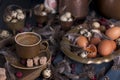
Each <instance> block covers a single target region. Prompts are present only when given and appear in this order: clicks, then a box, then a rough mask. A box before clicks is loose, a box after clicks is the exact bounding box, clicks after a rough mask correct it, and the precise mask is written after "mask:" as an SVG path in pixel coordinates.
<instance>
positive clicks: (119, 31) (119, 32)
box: [105, 26, 120, 40]
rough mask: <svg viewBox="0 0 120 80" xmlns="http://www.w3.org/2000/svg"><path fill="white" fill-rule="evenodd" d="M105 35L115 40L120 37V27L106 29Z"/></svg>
mask: <svg viewBox="0 0 120 80" xmlns="http://www.w3.org/2000/svg"><path fill="white" fill-rule="evenodd" d="M105 35H106V36H108V37H109V38H110V39H112V40H115V39H117V38H119V37H120V27H117V26H115V27H111V28H109V29H108V30H106V32H105Z"/></svg>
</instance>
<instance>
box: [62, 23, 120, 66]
mask: <svg viewBox="0 0 120 80" xmlns="http://www.w3.org/2000/svg"><path fill="white" fill-rule="evenodd" d="M84 24H86V23H83V24H81V25H78V26H77V27H75V28H73V29H71V30H70V31H68V32H67V33H66V34H65V35H64V36H63V38H62V41H61V50H62V51H63V53H64V54H65V55H66V56H68V57H69V58H71V59H72V60H75V61H77V62H80V63H85V64H101V63H103V62H109V61H111V60H113V59H114V58H115V57H117V56H119V55H120V49H119V47H120V26H116V25H113V26H111V27H109V28H106V27H105V26H104V28H103V25H101V24H100V23H99V22H92V23H91V26H88V25H90V24H88V25H87V27H84Z"/></svg>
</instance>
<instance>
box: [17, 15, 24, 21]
mask: <svg viewBox="0 0 120 80" xmlns="http://www.w3.org/2000/svg"><path fill="white" fill-rule="evenodd" d="M24 18H25V15H24V14H23V13H19V14H18V15H17V19H18V20H23V19H24Z"/></svg>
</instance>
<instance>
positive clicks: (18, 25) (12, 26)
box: [3, 5, 26, 34]
mask: <svg viewBox="0 0 120 80" xmlns="http://www.w3.org/2000/svg"><path fill="white" fill-rule="evenodd" d="M15 9H21V10H22V11H23V13H24V15H26V13H25V12H24V10H23V9H22V8H21V7H20V6H18V5H9V6H8V7H7V8H6V10H5V12H4V15H3V21H4V22H5V24H6V25H7V27H8V28H9V29H10V30H12V31H13V33H14V34H15V32H16V31H19V30H22V29H23V28H24V25H25V18H24V19H23V20H18V21H17V22H15V23H12V22H8V21H6V20H5V16H6V14H9V13H10V11H12V10H15Z"/></svg>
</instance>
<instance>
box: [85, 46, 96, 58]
mask: <svg viewBox="0 0 120 80" xmlns="http://www.w3.org/2000/svg"><path fill="white" fill-rule="evenodd" d="M86 51H87V52H88V55H87V57H88V58H95V57H96V56H97V48H96V46H95V45H93V44H90V45H89V46H88V47H87V48H86Z"/></svg>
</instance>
